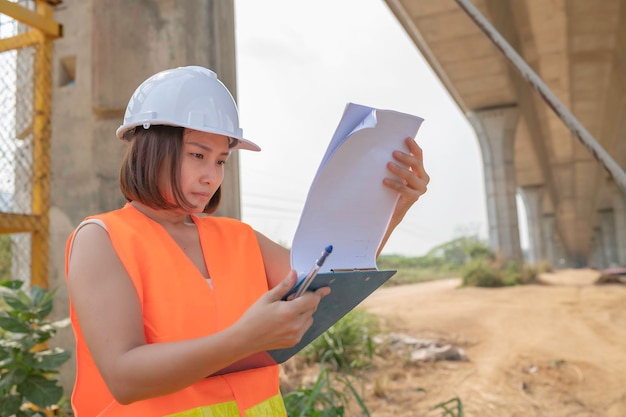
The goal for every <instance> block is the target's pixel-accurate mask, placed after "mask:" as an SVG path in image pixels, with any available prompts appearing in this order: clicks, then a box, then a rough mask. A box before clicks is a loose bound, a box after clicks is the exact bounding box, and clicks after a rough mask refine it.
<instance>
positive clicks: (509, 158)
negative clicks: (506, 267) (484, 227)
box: [468, 106, 522, 263]
mask: <svg viewBox="0 0 626 417" xmlns="http://www.w3.org/2000/svg"><path fill="white" fill-rule="evenodd" d="M468 118H469V120H470V122H471V123H472V125H473V127H474V129H475V131H476V135H477V137H478V141H479V144H480V147H481V150H482V157H483V169H484V172H485V193H486V198H487V218H488V221H489V244H490V246H491V248H492V249H493V250H494V251H496V252H497V253H498V254H500V255H501V256H503V257H504V258H505V259H506V260H514V261H517V262H518V263H521V262H522V249H521V245H520V238H519V226H518V221H517V205H516V199H515V194H516V181H515V166H514V155H513V149H514V146H513V145H514V140H515V130H516V127H517V123H518V120H519V110H518V109H517V107H516V106H504V107H497V108H493V109H485V110H477V111H474V112H472V113H470V114H469V115H468Z"/></svg>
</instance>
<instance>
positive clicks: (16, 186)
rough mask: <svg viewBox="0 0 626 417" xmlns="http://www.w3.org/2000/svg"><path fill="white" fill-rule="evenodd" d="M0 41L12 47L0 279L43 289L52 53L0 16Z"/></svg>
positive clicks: (6, 59)
mask: <svg viewBox="0 0 626 417" xmlns="http://www.w3.org/2000/svg"><path fill="white" fill-rule="evenodd" d="M15 3H18V4H19V5H20V6H22V7H26V8H28V9H31V10H35V9H36V8H37V4H36V2H35V1H32V0H28V1H16V2H15ZM33 39H34V40H35V41H33ZM2 41H4V44H3V45H14V47H13V48H12V49H8V48H6V47H5V48H3V49H7V50H2V51H0V280H5V279H18V280H21V281H25V282H26V283H28V284H30V283H31V282H33V283H37V284H38V285H42V286H46V284H47V269H48V266H47V263H48V235H49V233H48V210H49V197H48V193H49V177H50V173H49V170H50V167H49V158H50V156H49V141H50V126H49V125H50V117H49V115H50V108H51V97H50V74H51V68H52V62H51V48H50V47H49V46H48V45H47V42H49V41H48V40H47V39H46V38H45V37H44V36H43V35H42V34H41V33H39V32H38V31H37V30H36V29H34V28H31V27H29V26H27V25H24V24H22V23H19V22H17V21H16V20H15V19H13V18H11V17H10V16H7V15H3V14H0V42H2ZM7 41H13V42H12V43H8V42H7Z"/></svg>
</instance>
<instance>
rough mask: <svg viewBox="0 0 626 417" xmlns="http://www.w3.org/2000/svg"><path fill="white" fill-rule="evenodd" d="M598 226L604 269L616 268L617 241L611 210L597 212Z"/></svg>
mask: <svg viewBox="0 0 626 417" xmlns="http://www.w3.org/2000/svg"><path fill="white" fill-rule="evenodd" d="M598 224H599V226H600V230H601V232H602V235H601V237H602V248H603V250H604V259H605V262H606V265H605V266H606V267H615V266H617V241H616V239H615V221H614V217H613V210H611V209H607V210H600V211H598Z"/></svg>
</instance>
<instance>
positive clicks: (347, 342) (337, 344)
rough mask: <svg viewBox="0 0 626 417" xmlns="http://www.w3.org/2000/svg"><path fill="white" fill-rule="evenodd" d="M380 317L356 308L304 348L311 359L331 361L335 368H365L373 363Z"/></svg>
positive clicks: (303, 352) (303, 351) (305, 355)
mask: <svg viewBox="0 0 626 417" xmlns="http://www.w3.org/2000/svg"><path fill="white" fill-rule="evenodd" d="M378 331H379V330H378V320H377V318H376V316H374V315H372V314H369V313H367V312H365V311H363V310H360V309H355V310H352V311H351V312H349V313H348V314H347V315H345V316H344V317H343V318H342V319H341V320H339V321H338V322H337V323H335V324H334V325H333V326H331V327H330V328H329V329H328V330H326V331H325V332H324V333H322V335H320V336H319V337H318V338H317V339H315V340H314V341H313V342H311V343H310V344H309V345H308V346H306V347H305V348H304V349H303V350H302V353H301V354H302V355H304V357H305V358H306V360H307V362H309V363H310V362H322V363H329V364H330V365H331V366H332V367H333V369H334V370H339V369H345V370H350V369H362V368H365V367H366V366H368V365H369V364H371V361H372V356H373V355H374V351H375V348H376V347H375V343H374V341H373V337H374V336H375V335H376V334H377V333H378Z"/></svg>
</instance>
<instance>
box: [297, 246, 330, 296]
mask: <svg viewBox="0 0 626 417" xmlns="http://www.w3.org/2000/svg"><path fill="white" fill-rule="evenodd" d="M332 251H333V245H328V246H326V247H325V248H324V252H322V256H320V257H319V258H317V260H316V261H315V264H314V265H313V268H311V270H310V271H309V273H308V274H306V277H305V278H304V280H303V281H302V284H300V287H298V291H296V296H295V297H294V298H298V297H300V296H301V295H302V294H304V292H305V291H306V290H307V288H309V285H311V282H313V278H315V276H316V275H317V273H318V272H319V270H320V268H321V267H322V265H324V262H326V258H328V255H330V253H331V252H332Z"/></svg>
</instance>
